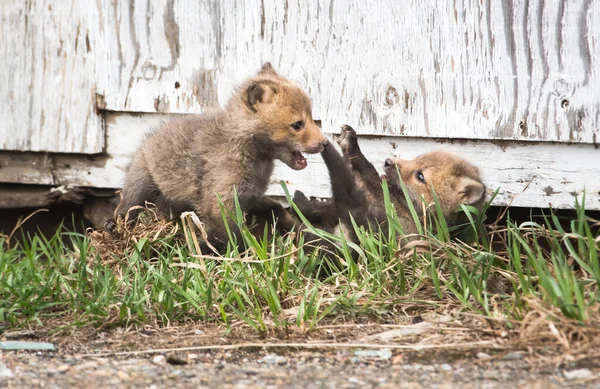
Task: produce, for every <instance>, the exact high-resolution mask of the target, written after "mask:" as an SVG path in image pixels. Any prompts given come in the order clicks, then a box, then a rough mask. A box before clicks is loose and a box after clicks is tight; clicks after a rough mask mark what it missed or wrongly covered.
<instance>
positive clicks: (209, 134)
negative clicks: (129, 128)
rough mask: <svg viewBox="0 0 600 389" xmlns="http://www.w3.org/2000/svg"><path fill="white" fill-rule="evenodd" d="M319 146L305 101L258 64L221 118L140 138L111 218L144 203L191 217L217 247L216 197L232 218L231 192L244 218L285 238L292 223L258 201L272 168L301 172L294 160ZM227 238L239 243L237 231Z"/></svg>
mask: <svg viewBox="0 0 600 389" xmlns="http://www.w3.org/2000/svg"><path fill="white" fill-rule="evenodd" d="M326 143H327V140H326V138H325V137H324V136H323V134H322V133H321V130H320V129H319V128H318V127H317V125H316V124H315V122H314V121H313V118H312V114H311V102H310V100H309V98H308V96H307V95H306V93H305V92H304V91H303V90H302V89H301V88H299V87H298V86H296V85H295V84H293V83H291V82H290V81H288V80H287V79H285V78H284V77H282V76H280V75H279V74H278V73H277V72H276V71H275V70H274V69H273V67H272V66H271V64H269V63H266V64H264V65H263V67H262V69H261V70H260V71H259V72H258V74H257V75H256V76H254V77H252V78H250V79H248V80H247V81H246V82H244V83H243V84H241V85H240V86H238V87H237V88H236V90H235V92H234V94H233V96H232V97H231V99H230V100H229V101H228V103H227V105H226V108H225V109H224V110H221V111H217V112H214V113H210V114H204V115H194V116H192V115H190V116H182V117H179V118H176V119H173V120H171V121H170V122H168V123H166V124H165V125H163V126H162V127H161V128H159V129H158V130H157V131H156V132H155V133H154V134H152V135H151V136H150V137H148V138H147V139H146V140H145V142H144V143H143V144H142V146H141V147H140V149H139V150H138V151H137V153H136V154H135V156H134V158H133V161H132V163H131V165H130V167H129V170H128V172H127V174H126V177H125V185H124V187H123V201H122V203H121V205H120V208H119V210H120V212H121V213H124V212H127V210H128V209H129V208H131V207H133V206H136V205H143V204H144V203H145V202H151V203H154V204H156V206H157V208H158V209H159V210H160V211H162V212H164V213H169V212H171V213H172V212H175V215H177V214H179V213H181V212H182V211H186V210H193V211H195V212H196V213H197V214H198V216H199V218H200V220H202V222H203V223H205V226H206V229H207V232H208V236H209V242H210V243H211V244H213V245H215V246H216V247H219V246H221V247H222V244H223V243H224V242H226V241H227V230H226V228H225V225H224V224H223V219H222V216H221V212H220V207H219V201H218V198H217V195H219V196H220V199H221V201H222V202H223V204H224V206H225V207H226V208H228V209H230V210H232V209H233V208H234V188H235V191H237V196H238V199H239V203H240V206H241V209H242V210H243V211H244V212H245V213H247V214H248V215H249V216H250V215H251V216H257V217H259V218H262V219H263V220H264V219H270V220H273V217H275V218H276V219H278V222H277V226H278V228H279V230H280V231H288V230H289V229H291V228H293V226H294V219H293V218H292V217H291V215H290V214H289V213H288V212H287V211H286V210H285V209H284V208H283V207H282V206H281V205H280V204H279V203H277V202H275V201H274V200H272V199H269V198H268V197H266V196H265V191H266V189H267V186H268V184H269V178H270V176H271V173H272V171H273V165H274V160H275V159H278V160H280V161H282V162H284V163H285V164H287V165H288V166H289V167H291V168H292V169H294V170H301V169H304V168H305V167H306V166H307V161H306V158H305V157H304V156H303V155H302V153H303V152H304V153H319V152H321V151H322V150H323V147H324V145H325V144H326ZM131 212H134V213H133V214H132V213H131ZM131 212H130V219H132V218H135V217H136V216H137V213H136V212H135V211H134V210H131ZM138 212H139V211H138ZM232 227H233V223H232ZM231 231H232V232H234V233H236V234H237V237H238V243H240V242H241V241H240V235H239V231H237V228H231Z"/></svg>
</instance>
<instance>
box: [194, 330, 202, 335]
mask: <svg viewBox="0 0 600 389" xmlns="http://www.w3.org/2000/svg"><path fill="white" fill-rule="evenodd" d="M194 335H204V331H202V330H195V331H194Z"/></svg>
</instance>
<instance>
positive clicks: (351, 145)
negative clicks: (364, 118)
mask: <svg viewBox="0 0 600 389" xmlns="http://www.w3.org/2000/svg"><path fill="white" fill-rule="evenodd" d="M335 140H336V142H337V144H338V145H340V148H341V149H342V152H343V153H344V156H345V157H350V156H352V155H354V154H355V152H356V151H358V138H357V136H356V131H354V129H353V128H352V127H350V126H348V125H344V126H342V133H341V134H340V135H338V136H337V137H336V139H335Z"/></svg>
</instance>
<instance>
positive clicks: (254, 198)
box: [209, 194, 296, 251]
mask: <svg viewBox="0 0 600 389" xmlns="http://www.w3.org/2000/svg"><path fill="white" fill-rule="evenodd" d="M238 201H239V203H240V208H241V209H242V210H243V211H244V212H245V213H246V215H247V217H248V218H249V219H251V218H254V219H255V220H256V221H257V222H258V225H259V226H263V227H264V225H265V224H267V225H272V224H273V219H275V223H276V224H275V227H276V229H277V231H278V232H279V233H281V234H285V233H287V232H290V231H291V230H293V229H294V228H295V226H296V221H295V220H294V218H293V217H292V215H291V214H290V213H289V212H288V211H286V209H285V208H284V207H283V206H282V205H281V204H279V203H278V202H277V201H275V200H272V199H270V198H268V197H266V196H262V195H260V196H258V195H244V194H239V195H238ZM231 211H235V210H233V209H232V210H231ZM210 225H212V226H213V229H212V231H210V232H209V241H210V243H211V244H212V245H213V246H214V247H215V248H216V249H217V250H218V251H222V250H223V249H225V247H226V246H227V242H228V241H229V234H228V233H227V227H228V228H229V231H230V233H231V234H232V236H233V237H234V238H235V241H236V244H237V245H238V246H239V247H240V248H241V249H244V248H246V247H245V243H244V238H243V236H242V231H241V230H240V228H239V227H238V226H237V224H236V222H235V221H234V220H232V219H231V218H228V220H227V226H225V224H223V218H222V215H221V212H220V209H219V210H215V211H214V212H213V215H212V217H210ZM261 231H262V230H261Z"/></svg>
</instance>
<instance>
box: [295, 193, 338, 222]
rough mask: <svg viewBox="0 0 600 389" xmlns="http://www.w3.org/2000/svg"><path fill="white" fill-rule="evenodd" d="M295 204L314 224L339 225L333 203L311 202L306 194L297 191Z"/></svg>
mask: <svg viewBox="0 0 600 389" xmlns="http://www.w3.org/2000/svg"><path fill="white" fill-rule="evenodd" d="M293 200H294V204H296V206H297V207H298V209H300V212H302V215H304V217H305V218H306V219H307V220H308V221H309V222H311V223H313V224H324V225H332V224H333V223H337V219H338V216H337V211H336V205H335V202H333V201H317V200H309V199H308V198H307V197H306V196H305V195H304V193H302V192H301V191H299V190H297V191H296V192H295V193H294V199H293Z"/></svg>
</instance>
